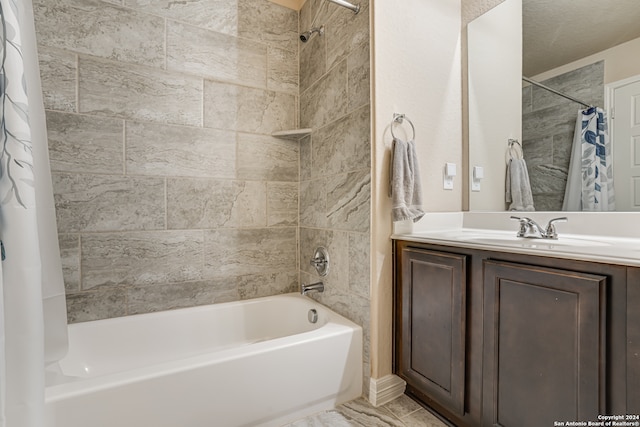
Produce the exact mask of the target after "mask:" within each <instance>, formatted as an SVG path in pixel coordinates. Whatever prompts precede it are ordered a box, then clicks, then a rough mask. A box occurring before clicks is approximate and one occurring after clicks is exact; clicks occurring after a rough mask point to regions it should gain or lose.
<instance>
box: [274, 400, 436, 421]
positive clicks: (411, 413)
mask: <svg viewBox="0 0 640 427" xmlns="http://www.w3.org/2000/svg"><path fill="white" fill-rule="evenodd" d="M357 426H358V427H359V426H362V427H387V426H391V427H448V425H447V424H445V423H443V422H442V421H440V419H438V418H437V417H436V416H435V415H433V414H431V412H429V411H427V410H426V409H424V408H423V407H422V406H420V405H419V404H417V403H416V402H414V401H413V400H411V398H409V397H408V396H406V395H402V396H400V397H399V398H397V399H396V400H394V401H392V402H389V403H387V404H386V405H384V406H381V407H379V408H374V407H373V406H371V404H369V402H367V401H366V400H365V399H356V400H353V401H351V402H347V403H345V404H344V405H340V406H338V407H337V408H335V409H332V410H330V411H324V412H320V413H318V414H314V415H311V416H308V417H306V418H303V419H301V420H298V421H296V422H294V423H291V424H287V425H286V426H284V427H357Z"/></svg>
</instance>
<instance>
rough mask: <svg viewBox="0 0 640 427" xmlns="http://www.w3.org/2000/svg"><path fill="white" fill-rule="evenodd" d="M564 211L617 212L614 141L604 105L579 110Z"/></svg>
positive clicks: (563, 205) (563, 206)
mask: <svg viewBox="0 0 640 427" xmlns="http://www.w3.org/2000/svg"><path fill="white" fill-rule="evenodd" d="M562 210H564V211H585V212H597V211H605V212H606V211H615V193H614V189H613V167H612V157H611V142H610V140H609V133H608V131H607V119H606V115H605V112H604V110H603V109H602V108H599V107H590V108H587V109H584V110H580V111H578V119H577V120H576V127H575V132H574V136H573V148H572V151H571V161H570V163H569V173H568V176H567V186H566V188H565V193H564V201H563V204H562Z"/></svg>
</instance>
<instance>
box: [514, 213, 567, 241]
mask: <svg viewBox="0 0 640 427" xmlns="http://www.w3.org/2000/svg"><path fill="white" fill-rule="evenodd" d="M511 219H516V220H518V221H520V230H518V234H517V236H518V237H527V238H533V239H557V238H558V233H557V232H556V226H555V225H554V224H555V223H556V222H567V221H568V220H569V218H567V217H566V216H563V217H560V218H553V219H551V220H549V223H548V224H547V226H546V228H542V227H541V226H540V225H539V224H538V223H537V222H535V221H534V220H532V219H531V218H528V217H526V216H523V217H519V216H512V217H511Z"/></svg>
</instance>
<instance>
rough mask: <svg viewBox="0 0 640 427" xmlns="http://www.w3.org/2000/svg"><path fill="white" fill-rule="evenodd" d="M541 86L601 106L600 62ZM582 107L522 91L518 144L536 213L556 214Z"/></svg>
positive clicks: (531, 90)
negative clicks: (524, 162) (520, 146)
mask: <svg viewBox="0 0 640 427" xmlns="http://www.w3.org/2000/svg"><path fill="white" fill-rule="evenodd" d="M541 83H544V84H545V85H547V86H549V87H552V88H554V89H557V90H559V91H561V92H563V93H566V94H568V95H571V96H573V97H575V98H578V99H580V100H583V101H584V102H590V103H592V104H593V105H598V106H600V107H604V62H603V61H600V62H596V63H594V64H591V65H587V66H584V67H581V68H578V69H577V70H574V71H569V72H567V73H564V74H562V75H559V76H556V77H553V78H551V79H548V80H545V81H543V82H541ZM580 108H584V107H583V106H582V105H580V104H577V103H575V102H573V101H569V100H567V99H565V98H563V97H561V96H558V95H555V94H553V93H551V92H549V91H546V90H544V89H541V88H538V87H535V86H527V87H525V88H523V90H522V143H523V147H522V148H523V152H524V158H525V160H526V162H527V168H528V171H529V178H530V180H531V192H532V193H533V201H534V206H535V207H536V210H538V211H560V210H562V202H563V200H564V189H565V186H566V183H567V173H568V170H569V160H570V158H571V147H572V144H573V134H574V129H575V126H576V119H577V117H578V110H579V109H580Z"/></svg>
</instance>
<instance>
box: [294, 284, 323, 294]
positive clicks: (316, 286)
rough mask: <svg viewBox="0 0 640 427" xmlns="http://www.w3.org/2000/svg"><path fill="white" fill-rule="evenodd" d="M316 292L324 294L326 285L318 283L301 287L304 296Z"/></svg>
mask: <svg viewBox="0 0 640 427" xmlns="http://www.w3.org/2000/svg"><path fill="white" fill-rule="evenodd" d="M311 291H315V292H324V283H322V282H317V283H312V284H310V285H305V284H304V283H303V284H301V285H300V293H301V294H302V295H306V294H307V293H309V292H311Z"/></svg>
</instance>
